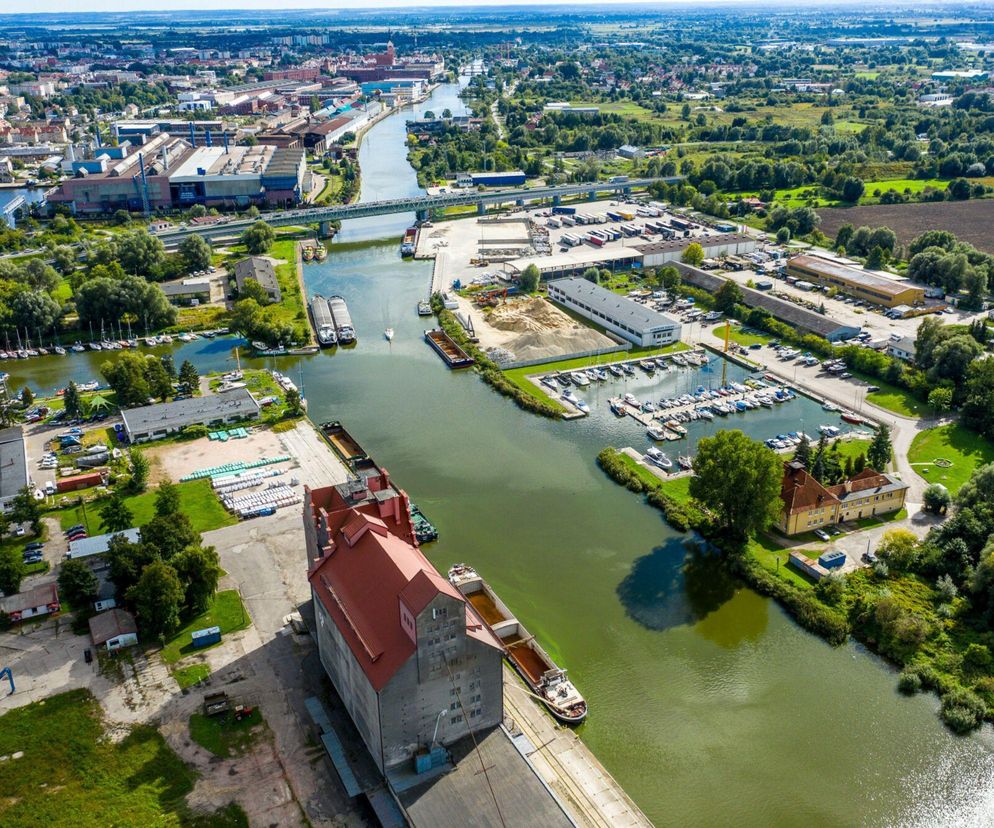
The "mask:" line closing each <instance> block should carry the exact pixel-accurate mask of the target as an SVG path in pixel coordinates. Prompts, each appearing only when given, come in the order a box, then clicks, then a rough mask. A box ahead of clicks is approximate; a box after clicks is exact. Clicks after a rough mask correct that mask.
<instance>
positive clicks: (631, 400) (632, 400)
mask: <svg viewBox="0 0 994 828" xmlns="http://www.w3.org/2000/svg"><path fill="white" fill-rule="evenodd" d="M625 403H626V404H628V405H631V406H634V407H635V408H638V407H639V401H638V399H636V397H635V395H634V394H625Z"/></svg>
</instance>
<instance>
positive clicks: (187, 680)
mask: <svg viewBox="0 0 994 828" xmlns="http://www.w3.org/2000/svg"><path fill="white" fill-rule="evenodd" d="M210 674H211V668H210V667H209V666H208V665H206V664H190V665H188V666H186V667H179V668H177V669H175V670H173V678H174V679H176V683H177V684H178V685H179V686H180V689H181V690H185V689H186V688H187V687H193V685H194V684H196V683H197V682H199V681H203V680H204V679H205V678H207V677H208V676H209V675H210Z"/></svg>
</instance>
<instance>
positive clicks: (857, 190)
mask: <svg viewBox="0 0 994 828" xmlns="http://www.w3.org/2000/svg"><path fill="white" fill-rule="evenodd" d="M865 189H866V187H865V186H864V185H863V180H862V179H860V178H857V177H856V176H850V177H849V178H847V179H846V180H845V181H843V182H842V200H843V201H848V202H849V203H850V204H855V203H856V202H857V201H859V199H860V197H861V196H862V195H863V191H864V190H865Z"/></svg>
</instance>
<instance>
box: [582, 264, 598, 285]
mask: <svg viewBox="0 0 994 828" xmlns="http://www.w3.org/2000/svg"><path fill="white" fill-rule="evenodd" d="M583 278H584V279H586V280H587V281H588V282H593V283H594V284H595V285H597V284H600V281H601V272H600V271H599V270H598V269H597V268H596V267H588V268H587V269H586V270H584V271H583Z"/></svg>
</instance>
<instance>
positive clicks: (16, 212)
mask: <svg viewBox="0 0 994 828" xmlns="http://www.w3.org/2000/svg"><path fill="white" fill-rule="evenodd" d="M27 206H28V202H27V199H25V198H24V196H22V195H19V196H15V197H14V198H12V199H11V200H10V201H8V202H7V203H6V204H4V205H3V207H2V208H0V218H2V219H3V220H4V221H5V222H6V224H7V226H8V227H9V228H10V229H11V230H15V229H16V228H17V219H18V218H19V217H20V216H23V215H24V214H26V213H27V209H25V208H26V207H27Z"/></svg>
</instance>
